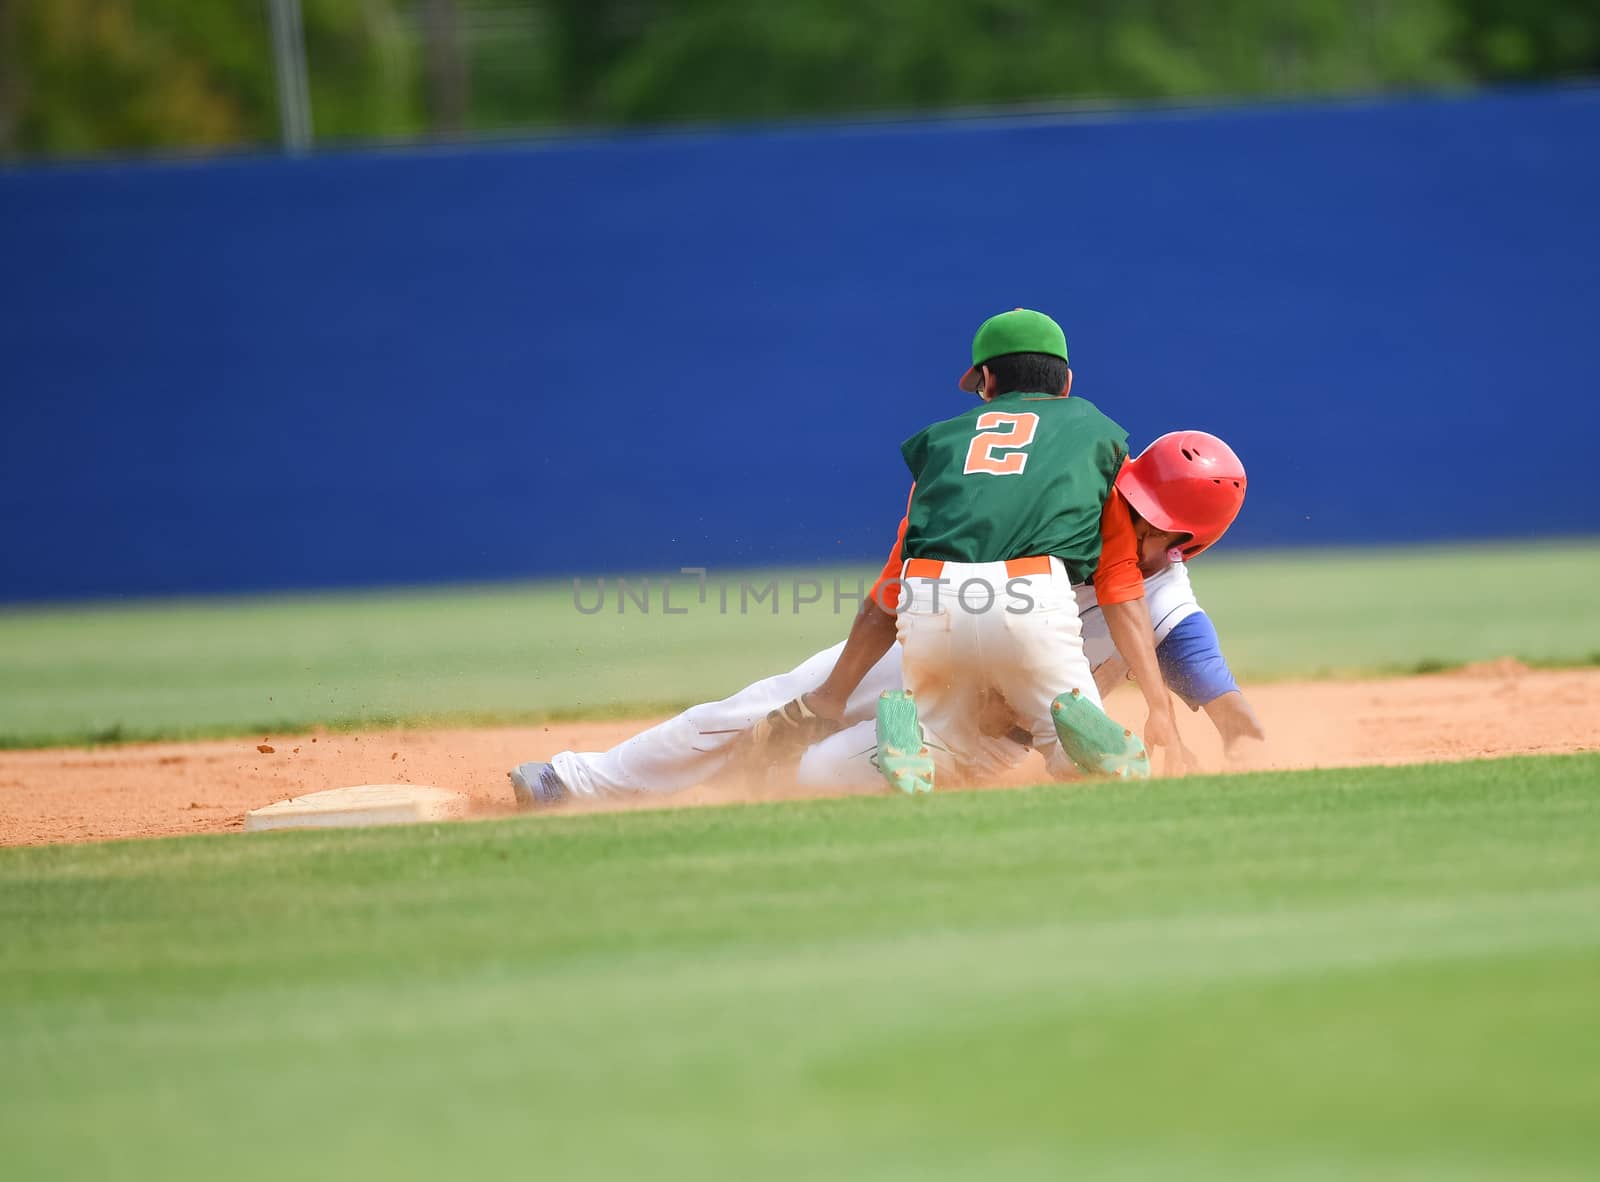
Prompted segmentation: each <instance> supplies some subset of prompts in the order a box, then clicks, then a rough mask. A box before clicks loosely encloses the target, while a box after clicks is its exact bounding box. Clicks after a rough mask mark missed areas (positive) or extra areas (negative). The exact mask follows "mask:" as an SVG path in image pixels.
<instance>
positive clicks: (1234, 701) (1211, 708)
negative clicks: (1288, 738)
mask: <svg viewBox="0 0 1600 1182" xmlns="http://www.w3.org/2000/svg"><path fill="white" fill-rule="evenodd" d="M1202 709H1204V710H1205V712H1206V717H1207V718H1209V719H1211V724H1212V725H1213V726H1215V727H1216V728H1217V733H1218V734H1220V735H1221V736H1222V751H1223V754H1224V755H1226V756H1227V757H1228V758H1229V759H1230V760H1234V759H1239V758H1240V757H1241V756H1243V755H1244V754H1245V753H1246V752H1247V751H1248V750H1249V746H1250V744H1251V743H1264V742H1266V739H1267V732H1266V731H1265V730H1264V729H1263V728H1262V726H1261V719H1260V718H1258V717H1257V716H1256V711H1255V707H1253V706H1252V705H1250V700H1249V699H1248V698H1246V697H1245V696H1244V694H1243V693H1242V692H1240V691H1239V690H1234V691H1233V692H1232V693H1226V694H1223V695H1222V696H1221V697H1220V698H1214V699H1212V700H1211V701H1209V702H1207V703H1206V704H1205V706H1204V707H1202Z"/></svg>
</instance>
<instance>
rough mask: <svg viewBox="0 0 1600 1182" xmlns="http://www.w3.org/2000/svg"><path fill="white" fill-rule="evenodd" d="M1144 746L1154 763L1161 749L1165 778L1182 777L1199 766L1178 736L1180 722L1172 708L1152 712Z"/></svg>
mask: <svg viewBox="0 0 1600 1182" xmlns="http://www.w3.org/2000/svg"><path fill="white" fill-rule="evenodd" d="M1144 745H1145V750H1146V751H1148V752H1150V754H1151V756H1152V762H1153V757H1154V755H1155V750H1156V748H1157V747H1159V748H1160V749H1161V774H1162V775H1163V776H1181V775H1183V774H1184V773H1185V772H1187V771H1192V770H1194V769H1195V768H1196V767H1197V766H1199V761H1198V760H1196V759H1195V757H1194V753H1193V752H1192V751H1190V750H1189V749H1188V748H1187V747H1185V746H1184V745H1183V737H1182V736H1181V735H1179V734H1178V720H1177V718H1175V717H1174V716H1173V713H1172V709H1171V707H1170V706H1169V707H1168V708H1167V709H1165V710H1151V711H1150V715H1149V717H1148V718H1146V719H1145V724H1144Z"/></svg>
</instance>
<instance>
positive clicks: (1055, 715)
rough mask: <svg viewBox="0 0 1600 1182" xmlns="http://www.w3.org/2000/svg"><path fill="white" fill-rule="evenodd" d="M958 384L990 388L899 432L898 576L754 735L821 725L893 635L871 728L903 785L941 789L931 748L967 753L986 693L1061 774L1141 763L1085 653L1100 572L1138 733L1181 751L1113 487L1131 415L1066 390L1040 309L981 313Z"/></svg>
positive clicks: (1052, 325)
mask: <svg viewBox="0 0 1600 1182" xmlns="http://www.w3.org/2000/svg"><path fill="white" fill-rule="evenodd" d="M960 385H961V388H962V389H963V390H966V391H968V392H969V393H974V394H977V395H978V396H979V398H981V399H982V402H983V404H982V405H981V406H978V407H975V408H973V409H972V410H969V411H967V412H966V413H964V414H960V415H957V416H956V417H954V418H952V419H946V420H944V421H942V422H938V423H934V424H933V425H932V426H930V427H927V428H925V429H924V430H922V431H920V432H918V433H917V434H916V435H914V436H912V437H911V438H910V439H909V440H907V441H906V443H905V444H904V445H903V446H902V447H901V454H902V456H903V457H904V459H905V462H906V466H907V467H908V468H909V469H910V470H911V475H912V478H913V481H914V483H913V485H912V492H911V499H910V504H909V505H908V507H907V510H906V522H905V534H904V537H903V540H902V542H901V544H900V546H899V548H898V550H897V554H896V555H895V556H894V557H892V558H891V565H892V564H893V562H894V558H895V557H898V558H899V559H901V560H902V565H901V568H900V572H899V577H898V578H886V579H883V580H880V583H879V586H878V587H875V588H874V593H873V594H872V595H870V596H868V598H867V600H866V601H865V602H864V603H863V604H862V608H861V611H860V612H859V613H858V614H857V616H856V619H855V622H854V623H853V625H852V626H851V630H850V636H849V638H848V640H847V641H846V643H845V646H844V649H843V651H842V652H841V653H840V655H839V659H838V661H837V662H836V664H835V665H834V668H833V671H832V672H831V673H830V674H829V676H828V678H827V679H826V680H825V681H824V682H823V683H822V685H821V686H819V687H818V688H817V689H815V690H813V691H811V692H809V693H806V694H802V695H801V696H800V697H799V698H797V699H795V700H794V701H793V702H791V703H789V704H788V705H787V706H785V707H783V708H782V710H780V711H775V712H774V716H775V717H772V718H769V719H768V720H767V723H766V725H765V726H764V727H758V728H757V733H756V735H755V738H754V742H755V744H756V745H757V747H758V748H759V747H761V746H763V745H766V744H769V743H771V744H774V745H781V744H782V743H783V742H786V741H787V738H786V737H785V736H782V735H780V734H779V733H778V732H781V731H783V730H785V729H788V730H791V731H792V732H794V733H795V734H799V735H802V736H804V737H805V738H807V739H814V738H815V737H816V736H817V735H818V734H819V733H826V731H827V729H828V728H829V726H830V725H831V724H832V723H833V721H834V720H837V719H838V718H839V717H840V714H841V712H842V711H843V709H844V705H845V703H846V701H847V700H848V698H849V696H850V693H851V691H852V690H854V689H855V687H856V686H857V685H858V684H859V683H860V681H861V679H862V678H863V677H864V676H865V675H866V673H867V671H868V670H869V669H870V668H871V667H872V666H873V665H874V664H876V663H877V661H878V660H879V659H880V658H881V657H882V656H883V655H884V654H885V653H886V652H887V651H888V649H889V647H890V646H891V645H892V644H893V643H894V642H895V641H896V639H898V640H899V642H900V645H901V648H902V664H903V668H904V677H905V686H906V689H905V691H904V692H902V693H900V694H885V695H884V696H883V698H882V699H881V700H880V703H879V709H878V731H879V762H880V767H881V770H882V771H883V774H884V776H885V777H886V778H887V779H888V780H889V782H890V783H891V784H892V785H894V786H895V787H897V788H900V789H901V790H902V791H907V792H912V791H927V790H929V789H931V788H932V786H933V779H934V769H935V767H936V766H937V764H939V763H941V762H943V763H946V764H947V765H950V764H953V765H955V766H959V765H960V764H961V763H962V762H963V760H964V759H965V758H967V757H968V754H969V753H970V752H972V751H973V750H975V749H976V747H977V746H978V745H979V744H980V743H981V741H982V736H981V733H980V730H979V720H980V716H981V714H982V712H983V704H984V703H985V702H986V701H989V700H991V699H992V697H993V696H994V695H998V696H999V697H1001V698H1002V699H1003V700H1004V701H1005V702H1006V703H1007V704H1008V706H1009V707H1010V709H1011V710H1012V711H1013V712H1014V714H1015V715H1016V716H1017V717H1018V718H1019V719H1021V720H1022V725H1023V727H1024V728H1025V729H1027V730H1028V731H1029V732H1030V733H1031V735H1032V737H1033V744H1034V746H1035V747H1036V748H1037V749H1038V750H1039V751H1040V752H1041V753H1043V754H1044V756H1045V760H1046V764H1047V766H1048V767H1049V769H1050V771H1051V773H1052V774H1053V775H1055V776H1057V777H1058V778H1059V777H1066V776H1068V775H1071V774H1073V772H1074V770H1078V771H1093V772H1110V773H1114V774H1123V775H1127V774H1148V768H1149V764H1148V760H1147V757H1146V755H1145V749H1144V746H1143V744H1141V743H1140V742H1139V740H1138V739H1137V737H1136V736H1134V735H1132V733H1131V732H1128V731H1125V730H1123V729H1122V728H1121V727H1119V726H1117V725H1116V724H1115V723H1113V722H1111V720H1110V719H1109V718H1107V717H1106V715H1105V714H1104V712H1103V711H1102V710H1101V709H1100V695H1099V693H1098V691H1097V690H1096V688H1095V681H1094V675H1093V673H1092V672H1091V671H1090V668H1089V664H1088V661H1087V660H1086V659H1085V657H1084V651H1083V639H1082V625H1081V621H1080V619H1079V616H1078V608H1077V598H1076V594H1075V592H1074V590H1073V584H1074V583H1086V582H1089V581H1091V580H1092V581H1093V583H1094V586H1095V591H1096V595H1097V598H1098V600H1099V603H1100V606H1101V609H1102V612H1103V614H1104V619H1105V623H1106V625H1107V627H1108V629H1109V630H1110V632H1111V636H1112V639H1113V640H1114V642H1115V643H1116V646H1117V649H1118V651H1119V652H1120V653H1121V654H1122V656H1123V657H1124V659H1125V660H1126V661H1127V663H1128V666H1129V668H1130V670H1131V672H1132V674H1133V676H1134V677H1135V678H1136V679H1137V680H1138V682H1139V685H1140V687H1141V689H1142V691H1143V693H1144V695H1145V699H1146V702H1147V704H1148V706H1149V718H1148V721H1147V724H1146V728H1145V734H1146V737H1147V738H1148V740H1149V741H1150V742H1151V744H1153V745H1160V746H1162V747H1164V748H1165V749H1166V750H1167V752H1168V756H1169V766H1171V759H1172V756H1173V753H1174V752H1175V749H1176V748H1175V743H1176V736H1177V724H1176V720H1175V719H1174V717H1173V710H1172V704H1171V698H1170V697H1169V695H1168V693H1167V687H1166V684H1165V682H1164V680H1163V679H1162V675H1161V669H1160V666H1159V664H1158V663H1157V660H1156V652H1155V644H1154V642H1153V640H1152V630H1151V622H1150V614H1149V612H1148V610H1147V609H1146V607H1145V603H1144V599H1143V582H1142V578H1141V576H1140V573H1139V554H1138V545H1137V542H1136V540H1135V538H1134V536H1133V528H1132V524H1131V516H1130V514H1129V512H1128V508H1127V505H1126V502H1124V501H1122V499H1121V497H1120V494H1118V493H1117V492H1116V491H1115V489H1114V481H1115V480H1116V477H1117V473H1118V471H1119V469H1120V468H1121V467H1122V464H1123V461H1124V460H1126V459H1127V456H1128V445H1127V432H1125V431H1124V430H1123V429H1122V428H1121V427H1119V426H1118V425H1117V424H1116V423H1114V422H1113V421H1112V420H1111V419H1109V418H1107V417H1106V416H1105V415H1104V414H1102V413H1101V412H1100V410H1099V409H1098V408H1096V407H1095V406H1094V404H1093V403H1091V402H1089V401H1087V400H1086V399H1083V398H1076V397H1072V396H1071V386H1072V371H1071V369H1070V368H1069V367H1068V364H1067V342H1066V336H1065V334H1064V333H1063V332H1062V331H1061V327H1060V325H1058V324H1057V323H1056V322H1055V321H1054V320H1052V319H1051V318H1050V317H1048V316H1046V315H1044V314H1043V313H1040V312H1034V311H1030V310H1028V309H1023V308H1018V309H1016V310H1015V311H1012V312H1006V313H1002V314H1001V315H998V316H993V317H991V318H990V319H988V320H986V321H984V323H983V324H982V325H981V326H980V327H979V329H978V331H977V333H976V335H975V336H974V337H973V341H972V368H971V369H969V370H968V371H967V372H966V374H964V375H963V376H962V379H961V383H960ZM885 573H886V575H888V574H889V570H888V568H886V572H885ZM896 584H897V585H898V586H895V585H896ZM924 740H925V741H924Z"/></svg>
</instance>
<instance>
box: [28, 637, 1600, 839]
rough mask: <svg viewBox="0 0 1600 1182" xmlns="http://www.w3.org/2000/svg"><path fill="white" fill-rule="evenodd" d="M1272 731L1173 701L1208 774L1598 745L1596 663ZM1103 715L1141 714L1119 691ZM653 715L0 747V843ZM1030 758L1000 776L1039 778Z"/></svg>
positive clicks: (638, 725)
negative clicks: (1234, 728) (1220, 725)
mask: <svg viewBox="0 0 1600 1182" xmlns="http://www.w3.org/2000/svg"><path fill="white" fill-rule="evenodd" d="M1248 693H1249V697H1250V699H1251V701H1252V702H1253V703H1254V704H1255V706H1256V709H1257V711H1258V712H1259V714H1260V715H1261V718H1262V721H1263V723H1264V725H1265V726H1266V729H1267V732H1268V735H1269V738H1270V741H1269V743H1268V744H1267V746H1266V747H1265V749H1264V750H1262V751H1260V752H1258V753H1256V754H1255V755H1254V756H1253V757H1252V758H1250V759H1249V760H1248V766H1241V765H1234V767H1232V768H1230V767H1229V766H1228V765H1227V764H1226V763H1225V761H1224V760H1223V757H1222V751H1221V746H1220V744H1219V742H1218V741H1217V738H1216V734H1215V732H1214V731H1213V730H1212V728H1211V726H1210V725H1209V723H1208V722H1207V721H1206V720H1205V719H1204V718H1203V717H1202V716H1199V715H1190V714H1189V713H1188V712H1187V711H1181V713H1182V715H1183V717H1182V718H1180V725H1181V726H1182V729H1183V731H1184V736H1185V740H1186V741H1187V742H1188V743H1189V745H1190V746H1191V747H1192V748H1193V749H1194V751H1195V752H1196V754H1197V755H1199V757H1200V759H1201V763H1202V767H1203V768H1204V769H1205V770H1208V771H1221V770H1255V769H1258V768H1269V767H1270V768H1304V767H1338V766H1355V765H1362V764H1399V763H1421V762H1431V761H1445V760H1460V759H1477V758H1489V757H1493V756H1501V755H1525V754H1541V753H1561V752H1573V751H1589V750H1596V749H1600V670H1594V669H1584V670H1570V671H1530V670H1528V669H1526V668H1524V667H1522V666H1521V665H1519V664H1517V663H1516V662H1511V661H1502V662H1492V663H1489V664H1485V665H1479V666H1473V667H1469V668H1467V669H1464V670H1460V671H1457V672H1452V673H1440V674H1431V675H1428V676H1424V677H1406V678H1391V679H1386V680H1362V681H1313V682H1280V683H1273V684H1267V685H1262V686H1257V687H1253V688H1251V689H1249V690H1248ZM1108 705H1109V708H1110V711H1111V713H1112V714H1113V715H1115V716H1117V717H1118V718H1120V719H1121V720H1122V721H1123V722H1125V723H1127V724H1129V725H1134V726H1137V725H1138V724H1139V723H1140V722H1141V721H1142V712H1141V707H1142V703H1141V701H1140V699H1139V697H1138V695H1137V694H1136V693H1134V692H1132V691H1131V690H1126V689H1125V690H1121V691H1119V692H1117V693H1116V694H1114V695H1113V696H1112V698H1111V700H1110V702H1109V703H1108ZM657 721H659V719H655V718H642V719H637V720H624V721H608V722H562V723H556V722H552V723H549V724H545V725H537V726H520V727H493V728H481V729H439V730H387V731H369V732H362V733H322V732H314V733H308V734H300V735H250V736H246V737H243V738H238V739H223V740H214V741H207V742H194V743H157V744H137V745H128V746H117V747H99V748H88V749H83V748H78V749H70V748H54V749H50V750H40V751H6V752H0V845H37V844H46V843H53V842H75V841H98V840H108V839H113V838H127V837H157V836H168V835H173V834H186V833H214V832H225V831H228V830H237V829H240V828H242V827H243V823H244V814H245V813H246V812H247V811H249V810H250V809H253V808H258V807H260V806H262V805H266V804H271V803H272V802H273V801H277V800H283V799H285V798H287V797H290V796H298V795H300V794H302V793H306V792H315V791H318V790H320V789H324V788H336V787H340V786H342V785H348V784H372V783H391V782H392V783H416V784H431V785H434V786H437V787H440V788H449V789H454V790H457V791H461V792H465V793H467V794H468V796H469V797H470V798H471V800H472V802H473V806H474V809H475V811H476V812H477V814H478V815H482V816H489V815H494V814H497V813H509V812H510V811H511V807H510V790H509V787H508V785H507V781H506V771H507V770H508V769H509V768H511V767H512V766H514V765H515V764H517V763H519V762H521V761H523V760H528V759H539V758H544V757H547V756H549V755H551V754H553V753H554V752H556V751H560V750H564V749H573V750H580V751H592V750H602V749H604V748H606V747H609V746H611V745H612V744H614V743H617V742H618V741H620V740H622V739H624V738H627V737H628V736H629V735H631V734H634V733H635V732H637V731H639V730H641V729H643V728H644V727H646V726H648V725H650V724H652V723H654V722H657ZM1043 778H1044V776H1043V765H1042V763H1041V762H1039V761H1038V760H1037V757H1035V758H1034V759H1032V760H1030V761H1029V763H1028V764H1026V765H1024V766H1023V767H1022V768H1020V769H1018V770H1017V771H1016V772H1015V773H1014V774H1013V775H1011V776H1010V777H1008V778H1007V780H1006V783H1007V784H1010V785H1018V784H1027V783H1034V782H1037V781H1039V780H1041V779H1043ZM806 795H815V793H813V792H801V791H799V790H797V789H795V788H794V787H793V786H791V785H785V784H782V783H777V782H771V783H766V784H761V785H752V784H749V783H741V782H736V781H733V780H727V781H723V782H714V783H710V784H705V785H701V786H699V787H696V788H693V789H690V790H689V791H686V792H681V793H677V794H675V795H670V796H653V797H647V798H642V799H640V800H637V801H619V802H607V803H605V804H600V805H593V806H584V807H586V808H590V809H599V808H629V807H681V806H685V805H703V804H728V803H735V802H743V801H753V800H774V799H792V798H795V797H800V796H806Z"/></svg>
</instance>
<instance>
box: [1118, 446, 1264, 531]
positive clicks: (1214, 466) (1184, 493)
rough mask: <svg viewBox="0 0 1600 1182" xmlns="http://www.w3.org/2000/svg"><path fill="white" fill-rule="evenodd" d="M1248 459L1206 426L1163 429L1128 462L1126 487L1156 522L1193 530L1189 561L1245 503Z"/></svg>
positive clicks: (1121, 477)
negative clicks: (1243, 459)
mask: <svg viewBox="0 0 1600 1182" xmlns="http://www.w3.org/2000/svg"><path fill="white" fill-rule="evenodd" d="M1245 483H1246V481H1245V475H1244V465H1243V464H1242V463H1240V462H1239V457H1238V456H1236V455H1234V454H1233V449H1232V448H1231V447H1229V446H1228V445H1227V444H1226V443H1224V442H1222V440H1220V439H1218V438H1217V437H1216V436H1215V435H1207V434H1206V433H1205V432H1204V431H1173V432H1172V433H1171V434H1168V435H1163V436H1162V437H1161V438H1160V439H1157V440H1156V441H1155V442H1154V443H1152V444H1151V445H1150V446H1149V447H1147V448H1145V449H1144V450H1143V451H1142V452H1140V453H1139V454H1138V455H1137V456H1135V457H1134V458H1133V459H1131V460H1129V461H1128V462H1127V463H1126V464H1124V465H1123V466H1122V471H1121V472H1120V473H1118V475H1117V491H1118V492H1120V493H1121V494H1122V495H1123V497H1124V498H1125V499H1126V500H1127V502H1128V504H1130V505H1132V506H1133V507H1134V509H1135V510H1136V511H1137V512H1138V514H1139V516H1140V517H1143V518H1144V519H1145V520H1146V521H1148V522H1149V523H1150V524H1151V525H1153V526H1155V527H1156V528H1157V529H1159V530H1165V531H1166V532H1168V533H1174V534H1188V535H1189V540H1188V541H1187V542H1184V543H1183V544H1182V545H1181V546H1180V547H1179V549H1181V550H1182V551H1183V557H1184V559H1185V561H1187V560H1188V559H1190V558H1193V557H1194V556H1195V555H1196V554H1198V553H1200V551H1202V550H1204V549H1205V548H1206V547H1207V546H1209V545H1211V544H1212V543H1213V542H1215V541H1216V540H1217V539H1218V538H1220V537H1222V535H1223V534H1225V533H1227V532H1228V527H1229V526H1230V525H1232V524H1233V519H1234V518H1235V517H1237V516H1239V508H1240V506H1242V505H1243V504H1244V487H1245Z"/></svg>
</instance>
